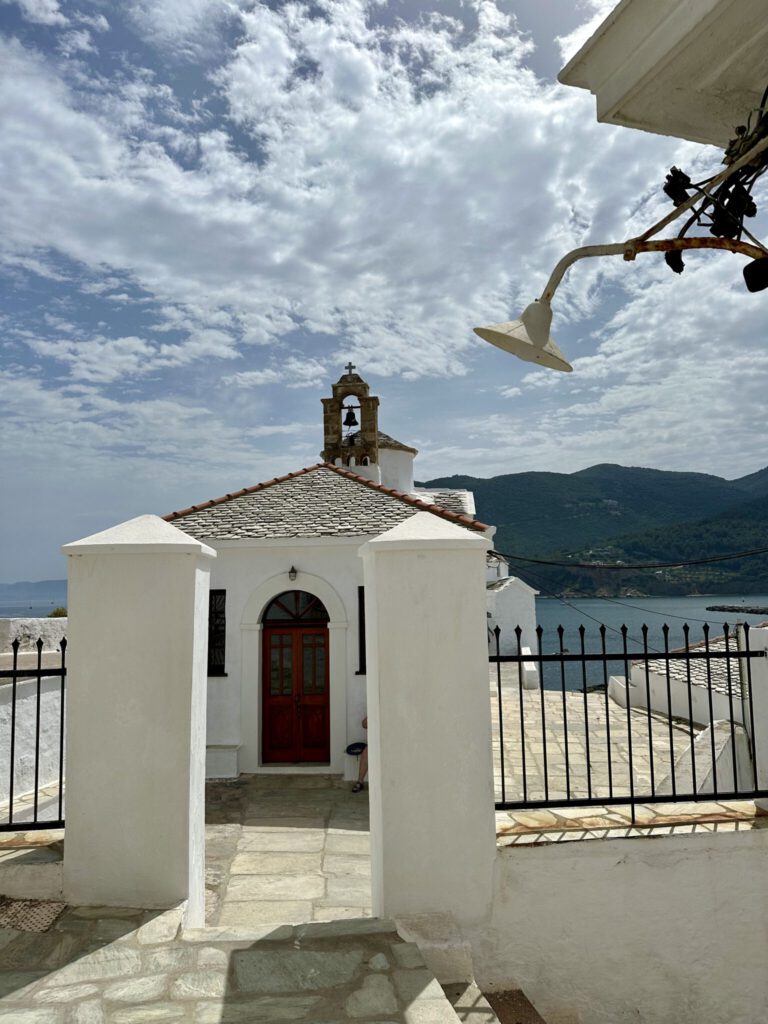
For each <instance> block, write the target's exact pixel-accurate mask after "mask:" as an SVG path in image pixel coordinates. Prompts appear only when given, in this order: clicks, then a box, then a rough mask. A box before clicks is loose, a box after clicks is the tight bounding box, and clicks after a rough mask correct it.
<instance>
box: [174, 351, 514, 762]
mask: <svg viewBox="0 0 768 1024" xmlns="http://www.w3.org/2000/svg"><path fill="white" fill-rule="evenodd" d="M354 369H355V367H354V366H353V365H352V364H351V363H350V364H348V366H347V367H346V372H345V373H344V374H343V375H342V376H341V377H340V378H339V380H338V381H337V382H336V383H335V384H333V385H332V389H331V391H332V394H331V397H330V398H324V399H322V403H323V428H324V443H323V451H322V453H321V455H322V459H323V461H322V462H320V463H317V464H316V465H313V466H309V467H306V468H304V469H299V470H297V471H295V472H291V473H287V474H286V475H285V476H280V477H277V478H275V479H273V480H267V481H265V482H263V483H259V484H256V485H255V486H252V487H246V488H243V489H242V490H238V491H235V492H233V493H231V494H225V495H224V496H222V497H220V498H214V499H211V500H209V501H204V502H202V503H201V504H199V505H193V506H191V507H190V508H187V509H183V510H182V511H179V512H173V513H171V514H170V515H167V516H165V519H166V520H167V521H168V522H171V523H173V524H174V525H176V526H178V527H179V528H180V529H181V530H183V531H184V532H185V533H187V534H189V535H191V536H193V537H195V538H197V539H198V540H200V541H203V542H204V543H205V544H207V545H208V546H209V547H211V548H213V549H214V550H215V551H216V553H217V558H216V559H215V561H214V562H213V568H212V573H211V591H210V608H209V654H208V717H207V721H208V725H207V774H208V777H209V778H228V777H236V776H237V775H239V774H240V773H241V772H249V773H250V772H280V771H290V772H296V771H307V772H314V771H319V772H326V773H332V774H344V775H345V776H346V777H348V778H349V777H352V776H353V775H354V773H355V770H356V766H355V762H354V759H352V758H350V757H349V756H348V755H346V754H345V750H346V747H347V745H348V744H350V743H352V742H355V741H358V740H363V739H364V738H365V733H364V730H363V728H362V724H361V723H362V719H363V718H364V716H365V714H366V650H365V593H364V588H363V563H362V560H361V558H360V556H359V554H358V552H359V549H360V548H361V546H362V545H363V544H364V543H365V542H366V541H368V540H370V539H371V538H373V537H376V536H378V535H380V534H382V533H384V532H386V531H387V530H389V529H391V528H392V527H394V526H397V525H399V524H400V523H402V522H404V521H405V520H407V519H409V518H410V517H412V516H413V515H415V514H416V513H417V512H429V513H431V514H432V515H435V516H439V517H441V518H443V519H446V520H449V521H450V522H453V523H455V524H457V525H459V526H462V527H464V528H465V529H467V530H470V531H473V532H476V533H479V534H481V535H485V536H486V537H488V539H489V540H490V539H491V538H492V537H493V534H494V532H495V528H494V527H492V526H488V525H487V524H485V523H482V522H479V521H478V520H477V519H476V518H475V505H474V498H473V495H472V494H471V492H469V491H467V490H458V489H445V488H441V489H437V490H433V489H426V488H421V487H416V486H415V485H414V476H413V461H414V457H415V456H416V454H417V452H416V450H415V449H414V448H411V447H409V446H408V445H405V444H401V443H400V442H399V441H395V440H394V439H393V438H391V437H389V436H388V435H387V434H384V433H382V432H381V431H380V430H379V428H378V406H379V399H378V398H377V397H376V396H374V395H371V394H370V389H369V386H368V384H367V383H366V382H365V381H364V380H363V379H362V377H360V376H359V375H358V374H357V373H355V372H354ZM461 585H462V583H461V580H457V581H456V586H461ZM522 586H523V587H524V586H525V585H524V584H522ZM526 589H527V590H529V589H530V588H526ZM530 593H531V594H533V593H534V592H533V591H531V592H530ZM530 604H531V605H532V604H533V598H532V597H530ZM403 685H418V680H403Z"/></svg>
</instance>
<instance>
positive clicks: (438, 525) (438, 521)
mask: <svg viewBox="0 0 768 1024" xmlns="http://www.w3.org/2000/svg"><path fill="white" fill-rule="evenodd" d="M491 547H492V544H491V541H490V539H489V538H488V537H486V536H485V535H484V534H480V533H477V532H476V531H471V532H470V531H469V530H466V529H465V528H464V527H463V526H457V525H456V524H455V523H449V522H447V521H446V520H445V519H442V518H440V516H433V515H432V513H431V512H416V513H415V515H412V516H411V517H410V519H406V520H405V522H402V523H399V524H398V525H397V526H393V527H392V529H391V530H387V531H386V533H381V534H379V536H378V537H374V538H373V539H372V540H369V541H367V542H366V543H365V544H363V545H362V547H361V548H360V549H359V552H358V553H359V554H360V555H361V556H363V557H364V556H365V555H366V554H369V553H372V552H373V551H376V550H377V549H380V548H384V549H385V550H386V551H418V550H420V549H421V550H423V549H425V548H429V549H431V550H435V549H436V548H451V549H452V550H454V551H455V550H456V549H457V548H474V549H475V550H477V549H478V548H483V549H485V550H490V548H491Z"/></svg>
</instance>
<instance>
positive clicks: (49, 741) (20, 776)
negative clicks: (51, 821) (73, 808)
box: [0, 676, 61, 820]
mask: <svg viewBox="0 0 768 1024" xmlns="http://www.w3.org/2000/svg"><path fill="white" fill-rule="evenodd" d="M12 714H13V686H12V684H11V682H10V681H9V680H3V683H2V685H0V820H5V819H6V818H7V807H6V806H5V805H6V804H7V801H8V798H9V791H10V758H11V718H12ZM36 719H37V681H36V680H35V679H23V680H21V681H19V682H18V683H17V685H16V728H15V736H16V748H15V756H14V784H13V785H14V802H15V800H16V798H17V797H20V796H23V795H24V794H25V793H30V792H32V791H33V790H34V784H35V724H36ZM60 729H61V680H60V679H58V678H57V677H55V676H52V677H48V678H44V679H42V680H41V683H40V763H39V768H38V772H39V776H38V778H39V786H40V787H42V786H47V785H48V784H49V783H51V782H56V781H57V780H58V778H59V745H60ZM45 816H46V817H50V816H51V815H48V814H47V815H45ZM23 817H28V815H27V814H24V815H23Z"/></svg>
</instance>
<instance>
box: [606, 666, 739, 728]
mask: <svg viewBox="0 0 768 1024" xmlns="http://www.w3.org/2000/svg"><path fill="white" fill-rule="evenodd" d="M649 693H650V698H651V701H650V703H651V710H652V711H658V712H659V714H661V715H668V714H669V709H670V705H671V708H672V717H673V718H682V719H683V720H689V719H690V718H691V715H692V716H693V721H694V723H695V724H696V725H708V724H709V722H710V721H717V720H718V719H722V718H727V719H730V717H731V701H729V700H728V696H727V694H724V693H719V692H718V691H717V690H715V689H714V688H713V690H712V716H711V717H710V712H709V691H708V690H707V688H706V687H705V686H694V685H692V686H691V693H690V704H689V697H688V684H687V683H686V682H683V681H682V680H680V679H672V678H671V679H670V681H669V692H667V677H666V676H665V675H659V673H657V672H649V673H648V679H647V681H646V676H645V668H644V667H643V666H642V665H633V666H632V669H631V673H630V684H629V696H630V702H631V704H632V707H633V708H647V707H648V695H649ZM612 695H613V694H612ZM614 699H615V698H614ZM619 703H621V704H622V707H625V706H626V705H625V704H624V703H623V702H622V701H619ZM732 703H733V720H734V721H735V722H741V721H743V708H742V703H741V698H740V697H736V696H734V698H733V702H732Z"/></svg>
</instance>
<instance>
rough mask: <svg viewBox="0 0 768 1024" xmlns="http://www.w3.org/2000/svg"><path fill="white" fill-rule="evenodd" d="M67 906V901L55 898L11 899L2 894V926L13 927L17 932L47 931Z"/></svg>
mask: <svg viewBox="0 0 768 1024" xmlns="http://www.w3.org/2000/svg"><path fill="white" fill-rule="evenodd" d="M66 906H67V905H66V903H55V902H54V901H53V900H9V899H8V898H7V897H6V896H0V928H13V929H15V931H17V932H47V931H48V929H49V928H50V927H51V925H52V924H53V922H54V921H55V920H56V918H57V917H59V915H60V914H62V913H63V911H64V910H65V909H66Z"/></svg>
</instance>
